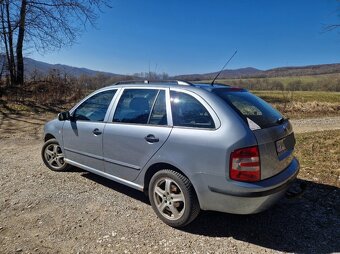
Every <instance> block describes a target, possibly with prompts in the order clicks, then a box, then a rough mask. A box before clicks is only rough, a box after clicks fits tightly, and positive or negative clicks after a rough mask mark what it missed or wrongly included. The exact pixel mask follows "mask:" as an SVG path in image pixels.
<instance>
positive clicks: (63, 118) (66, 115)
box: [58, 111, 71, 121]
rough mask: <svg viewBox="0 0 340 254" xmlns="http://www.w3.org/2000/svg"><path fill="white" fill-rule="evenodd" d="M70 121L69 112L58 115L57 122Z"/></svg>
mask: <svg viewBox="0 0 340 254" xmlns="http://www.w3.org/2000/svg"><path fill="white" fill-rule="evenodd" d="M70 119H71V115H70V112H68V111H65V112H61V113H59V114H58V120H59V121H66V120H70Z"/></svg>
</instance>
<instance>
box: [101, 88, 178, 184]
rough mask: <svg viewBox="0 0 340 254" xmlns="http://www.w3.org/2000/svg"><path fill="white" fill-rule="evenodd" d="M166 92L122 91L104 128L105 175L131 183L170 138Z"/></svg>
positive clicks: (150, 90)
mask: <svg viewBox="0 0 340 254" xmlns="http://www.w3.org/2000/svg"><path fill="white" fill-rule="evenodd" d="M167 97H169V91H168V89H156V88H125V89H124V90H123V91H122V94H121V97H120V99H119V101H118V102H117V103H116V104H117V105H116V107H115V108H116V109H115V111H114V112H112V113H111V115H110V119H111V122H110V121H108V123H107V124H106V126H105V130H104V137H103V156H104V164H105V171H106V173H109V174H111V175H114V176H117V177H119V178H122V179H125V180H128V181H133V180H134V179H136V178H137V176H138V174H139V173H140V170H141V169H142V168H143V167H144V166H145V164H146V163H147V162H148V161H149V160H150V159H151V158H152V156H153V155H154V154H155V153H156V152H157V151H158V150H159V149H160V148H161V147H162V145H163V144H164V142H165V141H166V140H167V138H168V137H169V134H170V132H171V129H172V128H171V127H170V126H169V125H168V115H169V114H168V108H169V107H167V105H166V104H167V101H169V100H167V99H166V98H167Z"/></svg>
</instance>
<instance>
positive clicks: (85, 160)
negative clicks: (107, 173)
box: [63, 89, 117, 171]
mask: <svg viewBox="0 0 340 254" xmlns="http://www.w3.org/2000/svg"><path fill="white" fill-rule="evenodd" d="M116 91H117V89H112V90H106V91H102V92H98V93H96V94H94V95H92V96H90V97H89V98H87V99H86V100H85V101H83V102H82V103H81V104H80V105H79V106H78V107H77V108H76V109H75V110H74V111H73V112H71V115H72V119H71V120H68V121H65V123H64V126H63V144H64V151H65V158H66V160H70V161H72V162H75V163H79V164H81V165H84V166H87V167H90V168H94V169H97V170H102V171H103V170H104V164H103V150H102V145H103V135H102V134H103V130H104V126H105V122H104V119H105V116H106V113H107V110H108V108H109V105H110V103H111V101H112V98H113V97H114V95H115V93H116Z"/></svg>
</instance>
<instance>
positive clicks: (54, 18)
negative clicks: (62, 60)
mask: <svg viewBox="0 0 340 254" xmlns="http://www.w3.org/2000/svg"><path fill="white" fill-rule="evenodd" d="M103 6H108V3H107V0H49V1H48V0H2V1H0V20H1V25H0V30H1V39H2V47H3V48H4V51H5V55H6V61H7V69H8V72H9V75H10V80H11V84H18V85H20V84H23V82H24V58H23V51H24V49H25V48H26V47H35V49H36V50H37V51H39V52H41V53H44V52H46V51H48V50H55V49H59V48H61V47H63V46H66V45H71V44H73V43H74V42H75V40H76V39H77V37H78V35H80V34H81V32H82V31H83V30H84V29H85V27H86V25H87V24H90V25H94V23H95V21H96V19H97V17H98V11H100V10H101V8H102V7H103Z"/></svg>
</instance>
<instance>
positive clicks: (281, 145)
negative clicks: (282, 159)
mask: <svg viewBox="0 0 340 254" xmlns="http://www.w3.org/2000/svg"><path fill="white" fill-rule="evenodd" d="M275 145H276V151H277V153H278V154H280V153H283V152H284V151H286V150H287V147H286V145H285V139H284V138H283V139H280V140H278V141H276V143H275Z"/></svg>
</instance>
